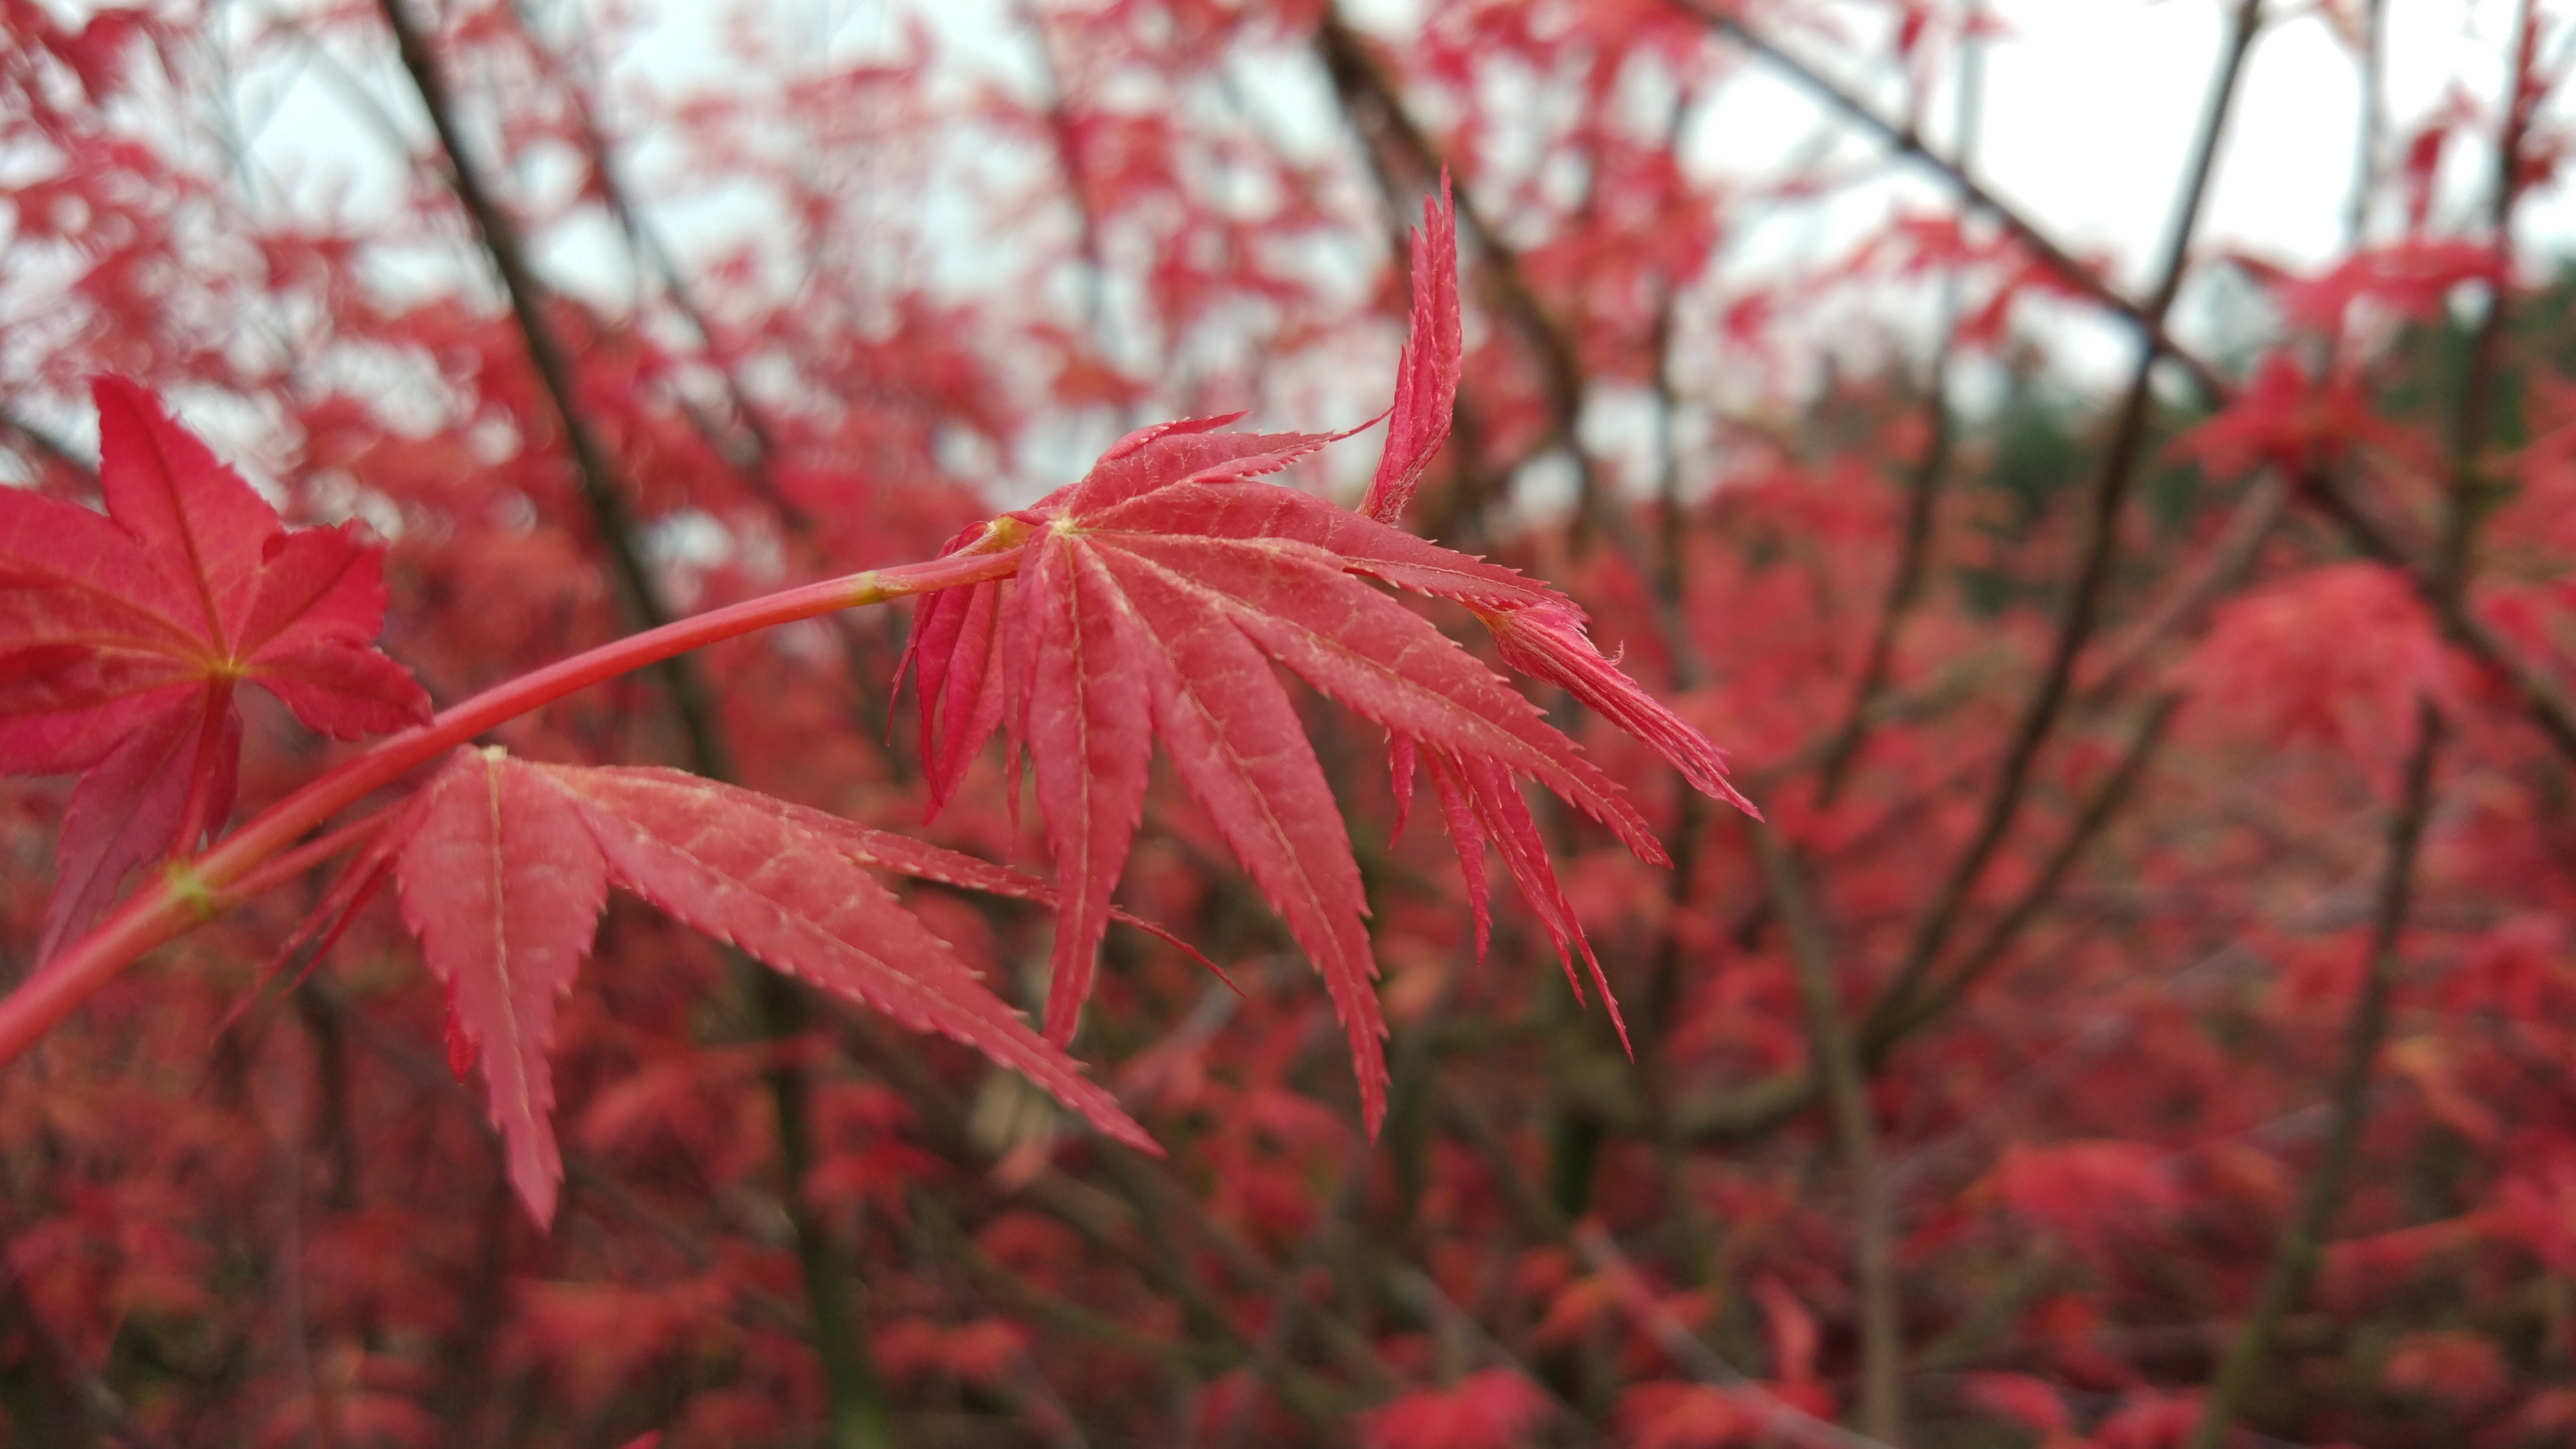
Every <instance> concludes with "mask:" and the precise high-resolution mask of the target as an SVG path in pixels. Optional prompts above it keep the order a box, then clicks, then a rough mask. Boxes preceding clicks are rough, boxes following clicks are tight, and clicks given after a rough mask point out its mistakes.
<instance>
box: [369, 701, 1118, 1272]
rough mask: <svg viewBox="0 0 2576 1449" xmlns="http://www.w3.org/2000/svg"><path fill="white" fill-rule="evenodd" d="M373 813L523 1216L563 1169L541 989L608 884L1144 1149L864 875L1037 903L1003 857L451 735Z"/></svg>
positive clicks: (643, 773)
mask: <svg viewBox="0 0 2576 1449" xmlns="http://www.w3.org/2000/svg"><path fill="white" fill-rule="evenodd" d="M423 789H424V791H425V792H426V794H425V798H424V799H422V800H421V801H418V802H416V803H415V804H414V805H412V806H408V807H406V808H405V809H404V810H403V812H402V814H401V815H400V816H398V817H397V819H396V820H395V822H394V823H393V824H392V825H391V826H389V827H388V832H387V833H388V835H391V834H393V833H395V832H402V833H403V836H404V838H403V839H401V840H400V841H399V842H396V843H394V844H393V845H391V846H389V847H387V848H389V849H394V850H396V851H397V852H398V853H397V855H396V858H395V865H394V873H395V876H396V880H397V883H398V885H399V888H400V891H401V896H402V904H403V917H404V920H405V922H406V923H407V924H408V925H409V926H410V928H411V929H412V931H413V932H414V934H416V935H418V936H419V937H420V938H421V944H422V948H423V953H424V955H425V956H426V957H427V958H428V961H429V964H430V969H431V971H432V972H433V974H435V975H437V976H438V977H439V979H440V980H441V981H442V982H443V983H445V984H446V985H447V987H448V991H449V1001H450V1010H451V1022H450V1039H451V1050H452V1052H453V1054H454V1055H455V1057H456V1058H457V1062H458V1064H459V1067H460V1071H461V1069H462V1066H463V1064H464V1063H466V1062H468V1061H479V1062H480V1063H481V1065H482V1073H483V1079H484V1083H485V1086H486V1087H487V1089H488V1090H489V1093H490V1097H491V1115H492V1120H493V1124H494V1125H495V1127H497V1128H498V1129H499V1130H500V1132H501V1135H502V1139H503V1141H504V1143H505V1144H506V1147H507V1151H508V1158H509V1163H510V1179H511V1185H512V1187H513V1188H514V1189H515V1190H516V1191H517V1192H518V1194H519V1198H520V1201H521V1202H523V1203H524V1204H526V1206H527V1208H528V1211H529V1212H530V1214H531V1215H532V1216H534V1217H535V1218H536V1219H537V1221H539V1222H540V1223H543V1222H546V1221H548V1220H549V1218H550V1217H551V1215H552V1212H553V1206H554V1199H555V1193H556V1189H557V1186H558V1185H559V1184H560V1182H561V1181H562V1175H563V1167H562V1159H561V1156H560V1153H559V1151H558V1149H557V1147H556V1143H555V1136H554V1128H553V1123H552V1113H553V1106H554V1089H553V1085H552V1081H553V1078H552V1073H551V1070H550V1067H549V1058H550V1055H551V1052H552V1048H553V1020H554V1004H555V1000H556V998H557V997H558V996H560V995H561V994H562V992H563V991H565V990H566V989H568V988H569V987H570V985H571V984H572V980H573V977H574V974H575V971H576V969H577V967H578V964H579V961H580V958H581V956H582V955H583V954H584V953H585V952H587V950H588V949H589V945H590V939H591V932H592V930H593V928H594V926H595V924H596V921H597V918H598V914H599V910H600V907H601V906H602V904H603V903H604V902H605V899H606V894H607V888H608V886H609V885H610V884H612V883H613V884H615V885H617V886H618V887H620V888H622V889H624V890H628V891H631V892H633V893H634V894H636V895H638V896H640V897H642V898H643V899H645V900H646V901H649V902H651V903H652V904H654V905H656V906H658V907H660V908H661V909H663V910H665V911H667V912H669V913H670V914H671V915H673V916H675V917H677V918H678V919H680V920H681V921H683V922H685V923H687V924H688V925H690V926H691V927H694V928H695V929H697V930H699V931H702V932H704V933H705V934H707V935H709V936H713V937H715V938H717V939H719V940H723V941H727V942H730V943H732V944H734V945H737V946H739V947H741V948H742V949H743V950H745V951H747V952H749V953H750V954H751V955H753V956H755V957H757V958H759V959H760V960H761V961H763V962H766V963H767V964H768V965H770V966H772V967H774V968H776V969H778V970H780V971H784V972H786V973H788V974H789V975H792V976H796V977H799V978H801V979H803V980H805V981H807V982H809V983H811V984H813V985H815V986H819V987H821V988H823V989H824V990H827V991H830V992H832V993H833V994H835V995H838V996H842V997H846V998H848V999H849V1000H852V1001H855V1002H858V1003H860V1004H863V1005H866V1006H869V1007H872V1008H874V1009H876V1010H879V1011H883V1012H885V1013H886V1014H887V1015H889V1016H892V1017H894V1018H895V1019H896V1020H898V1021H900V1022H902V1023H904V1024H905V1025H906V1026H909V1027H912V1028H913V1029H915V1030H921V1031H936V1032H939V1033H940V1034H942V1035H944V1036H948V1037H950V1038H953V1039H955V1040H957V1041H959V1042H962V1043H964V1044H966V1045H968V1046H971V1047H974V1048H975V1049H976V1050H978V1051H981V1052H983V1053H984V1054H985V1055H986V1056H988V1057H990V1058H992V1059H993V1060H994V1061H996V1062H998V1063H1000V1064H1002V1065H1004V1066H1008V1067H1010V1068H1012V1069H1014V1070H1016V1071H1018V1072H1020V1073H1022V1074H1023V1075H1025V1076H1027V1077H1028V1078H1029V1079H1030V1080H1031V1081H1033V1082H1035V1083H1037V1084H1038V1085H1039V1086H1040V1087H1042V1088H1044V1089H1045V1090H1046V1091H1047V1092H1048V1093H1049V1094H1050V1095H1052V1096H1053V1097H1055V1099H1056V1100H1057V1101H1059V1102H1061V1103H1063V1104H1064V1105H1065V1106H1066V1107H1067V1108H1069V1109H1071V1110H1073V1111H1075V1112H1077V1113H1080V1114H1081V1115H1082V1116H1084V1117H1085V1118H1087V1119H1089V1120H1090V1121H1091V1122H1092V1123H1093V1125H1095V1126H1096V1127H1098V1128H1099V1129H1100V1130H1101V1131H1102V1132H1104V1133H1106V1134H1108V1135H1110V1136H1113V1137H1116V1138H1117V1139H1119V1140H1120V1141H1123V1142H1126V1143H1128V1144H1130V1145H1131V1146H1135V1147H1137V1148H1139V1149H1141V1150H1144V1151H1148V1152H1151V1151H1155V1150H1156V1149H1155V1147H1154V1144H1153V1142H1152V1140H1151V1139H1150V1138H1148V1137H1147V1136H1146V1135H1145V1133H1144V1129H1142V1128H1141V1127H1138V1126H1137V1125H1136V1124H1135V1122H1134V1121H1133V1120H1132V1119H1130V1118H1129V1117H1128V1116H1127V1114H1126V1113H1125V1112H1124V1111H1123V1110H1122V1109H1120V1107H1119V1106H1118V1104H1117V1102H1116V1100H1115V1099H1114V1098H1112V1097H1111V1096H1110V1095H1109V1094H1108V1092H1107V1091H1105V1090H1104V1089H1102V1088H1101V1087H1100V1086H1098V1085H1097V1084H1095V1083H1093V1082H1092V1081H1090V1080H1089V1079H1088V1078H1086V1077H1084V1076H1083V1075H1082V1072H1081V1069H1080V1068H1079V1067H1077V1066H1076V1065H1075V1064H1074V1063H1073V1062H1071V1061H1070V1060H1068V1059H1067V1058H1066V1057H1065V1056H1064V1055H1063V1054H1062V1053H1061V1052H1059V1051H1057V1050H1056V1049H1055V1048H1054V1047H1053V1046H1050V1045H1049V1044H1048V1043H1047V1042H1046V1040H1045V1039H1044V1038H1042V1037H1040V1036H1039V1035H1038V1034H1037V1033H1036V1032H1034V1031H1032V1030H1030V1029H1029V1027H1028V1025H1027V1024H1026V1023H1025V1022H1024V1021H1022V1020H1021V1018H1020V1016H1019V1014H1018V1013H1017V1012H1015V1011H1013V1010H1012V1009H1011V1008H1010V1007H1009V1006H1007V1005H1005V1004H1004V1003H1003V1002H1002V1001H1001V1000H1000V999H999V998H998V997H996V996H994V995H993V994H992V993H991V992H990V991H988V990H986V989H985V987H984V986H983V984H982V982H981V981H980V980H978V979H977V977H976V975H975V973H974V972H973V971H972V970H971V969H969V968H968V967H967V966H966V964H965V963H964V962H962V961H960V960H958V959H957V957H956V955H955V953H953V952H952V951H950V950H949V948H948V946H947V945H946V944H945V943H943V942H942V941H940V940H939V939H938V938H937V937H936V936H933V935H932V934H931V933H930V931H929V930H928V929H927V928H926V927H924V926H923V925H922V924H921V922H920V921H918V920H917V919H915V918H914V917H913V915H912V914H911V913H910V912H908V911H906V910H905V909H904V908H903V907H902V905H901V904H900V903H899V902H897V901H896V900H895V898H894V896H893V895H891V894H890V893H888V892H887V891H886V889H885V888H884V887H883V886H881V885H879V884H878V883H877V882H876V881H875V880H874V879H873V878H871V877H870V876H869V875H868V874H867V873H866V872H867V871H868V870H869V869H880V870H890V871H895V872H897V873H901V874H906V875H913V876H917V877H920V878H923V879H927V880H934V881H939V882H942V883H944V884H949V885H955V886H961V887H964V888H967V889H975V890H989V891H998V892H999V893H1001V894H1005V895H1014V896H1019V897H1022V898H1025V899H1032V900H1036V901H1039V902H1041V903H1044V904H1054V903H1055V896H1054V893H1053V892H1051V891H1049V890H1047V888H1046V887H1045V886H1044V885H1043V884H1042V883H1039V882H1037V881H1033V880H1031V879H1029V878H1028V877H1026V876H1022V875H1019V874H1018V873H1017V872H1012V871H1006V870H1003V869H1001V868H1000V867H997V866H992V865H989V864H987V863H985V862H982V861H978V860H974V859H972V858H971V857H967V856H962V855H958V854H956V853H954V852H951V851H944V850H940V849H939V848H937V847H935V846H930V845H925V844H922V843H921V842H918V841H910V840H905V839H903V838H901V837H897V836H889V835H885V834H882V833H880V832H876V831H870V830H866V829H864V828H862V827H859V826H856V825H853V824H851V823H849V822H848V821H844V820H840V819H837V818H835V817H833V816H830V815H826V814H823V813H822V812H820V811H816V810H810V809H807V808H805V807H803V806H799V805H794V804H790V803H788V802H786V801H783V800H777V799H773V798H771V797H769V796H766V795H762V794H759V793H757V792H755V791H750V790H744V789H741V788H739V787H736V786H731V785H725V784H721V783H718V782H715V781H712V780H707V779H704V778H701V777H699V776H695V775H690V774H686V773H683V772H680V771H676V770H660V769H645V768H611V767H582V766H572V765H540V764H531V763H529V762H526V761H523V760H518V759H515V758H512V757H510V756H508V755H506V754H504V753H502V752H501V751H499V750H497V749H487V750H460V751H458V752H457V754H456V755H455V756H454V757H453V758H452V759H451V761H450V763H449V764H448V766H447V767H446V768H445V769H444V770H442V771H441V772H440V773H439V774H438V775H437V776H436V777H435V778H433V780H432V781H431V782H430V784H429V785H427V786H425V787H423Z"/></svg>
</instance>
